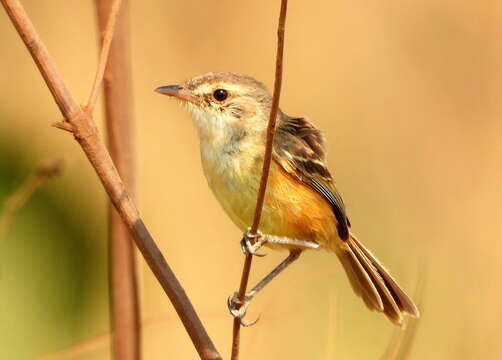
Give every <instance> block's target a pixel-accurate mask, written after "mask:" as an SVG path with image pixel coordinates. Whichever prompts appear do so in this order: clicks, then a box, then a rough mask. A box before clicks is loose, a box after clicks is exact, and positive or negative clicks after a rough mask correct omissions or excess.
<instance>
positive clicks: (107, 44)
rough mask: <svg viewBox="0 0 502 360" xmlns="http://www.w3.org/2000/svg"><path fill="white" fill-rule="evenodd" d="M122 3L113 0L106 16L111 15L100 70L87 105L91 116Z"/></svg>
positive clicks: (102, 49) (100, 22) (103, 42)
mask: <svg viewBox="0 0 502 360" xmlns="http://www.w3.org/2000/svg"><path fill="white" fill-rule="evenodd" d="M121 3H122V0H113V4H112V6H111V9H110V11H107V12H106V14H109V15H108V17H107V23H106V28H105V31H104V35H103V37H102V40H101V53H100V54H99V63H98V68H97V70H96V75H95V76H94V84H93V85H92V90H91V94H90V95H89V100H87V104H86V105H85V108H86V110H87V112H88V113H89V114H91V115H92V112H93V111H94V107H95V106H96V101H97V99H98V94H99V90H100V89H101V84H102V83H103V78H104V75H105V69H106V64H107V63H108V58H109V53H110V48H111V44H112V40H113V38H114V36H113V34H114V32H115V24H116V23H117V16H118V14H119V12H120V7H121ZM101 24H102V21H101V19H100V21H99V26H100V28H102V25H101Z"/></svg>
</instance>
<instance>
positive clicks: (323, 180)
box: [273, 114, 350, 240]
mask: <svg viewBox="0 0 502 360" xmlns="http://www.w3.org/2000/svg"><path fill="white" fill-rule="evenodd" d="M280 117H281V118H280V121H279V123H278V126H277V129H276V133H275V138H274V152H273V154H274V159H275V161H276V162H277V163H279V164H280V165H281V166H282V168H283V169H284V170H286V171H287V172H288V173H289V174H290V175H292V176H294V177H295V178H296V179H298V180H300V181H302V182H303V183H304V184H306V185H308V186H309V187H310V188H312V189H313V190H315V191H317V192H318V193H319V194H320V195H322V196H323V197H324V198H325V199H326V200H327V201H328V202H329V203H330V205H331V207H332V209H333V213H334V214H335V217H336V219H337V221H338V235H339V236H340V238H341V239H344V240H345V239H348V238H349V229H348V228H349V226H350V222H349V219H348V218H347V215H346V214H345V205H344V204H343V200H342V197H341V196H340V194H339V193H338V191H337V190H336V188H335V185H334V183H333V178H332V177H331V174H330V173H329V170H328V169H327V167H326V165H325V164H324V162H325V160H326V154H325V151H324V145H325V140H324V136H323V135H322V133H321V132H320V131H319V130H318V129H316V128H315V127H314V125H312V124H311V123H309V122H308V121H307V120H306V119H304V118H292V117H289V116H287V115H285V114H281V115H280Z"/></svg>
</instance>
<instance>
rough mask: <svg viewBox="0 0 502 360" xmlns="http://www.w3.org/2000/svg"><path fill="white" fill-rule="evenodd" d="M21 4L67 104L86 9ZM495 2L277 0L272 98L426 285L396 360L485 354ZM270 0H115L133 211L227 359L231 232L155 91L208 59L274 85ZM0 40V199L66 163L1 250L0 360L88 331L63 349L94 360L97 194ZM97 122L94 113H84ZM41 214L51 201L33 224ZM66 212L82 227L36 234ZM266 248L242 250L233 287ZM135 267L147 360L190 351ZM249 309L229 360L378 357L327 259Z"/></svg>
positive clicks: (493, 191)
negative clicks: (279, 82)
mask: <svg viewBox="0 0 502 360" xmlns="http://www.w3.org/2000/svg"><path fill="white" fill-rule="evenodd" d="M23 4H24V5H25V7H26V10H27V11H28V13H29V15H30V16H31V19H32V21H33V22H34V24H35V26H36V28H37V30H38V31H39V33H40V36H41V37H42V39H43V40H44V41H45V43H46V45H47V46H48V48H49V51H50V52H51V54H52V56H53V57H54V59H55V60H56V63H57V64H58V66H59V69H60V71H61V73H62V75H63V76H64V79H65V80H66V82H67V84H68V86H69V87H70V89H71V91H72V93H73V94H74V95H75V96H76V97H77V98H78V99H80V100H81V101H82V102H83V101H84V100H85V99H86V98H87V96H88V93H89V91H90V87H91V84H92V80H93V77H94V70H95V67H96V62H97V55H98V53H97V34H96V19H95V13H94V7H93V3H92V2H91V1H87V2H74V1H62V0H51V1H43V2H40V1H33V0H31V1H23ZM501 10H502V7H501V5H499V4H496V3H492V2H458V1H447V0H440V1H431V0H429V1H417V0H410V1H387V2H381V1H376V0H367V1H355V2H354V1H346V0H345V1H334V2H333V1H321V2H317V3H313V2H306V1H291V2H290V4H289V12H288V18H287V24H286V47H285V66H284V85H283V93H282V98H281V107H282V109H283V110H284V111H285V112H286V113H288V114H290V115H300V116H307V117H309V118H310V119H311V120H312V121H313V122H314V123H316V124H317V125H318V126H319V127H320V128H322V129H323V130H324V132H325V134H326V137H327V139H328V141H329V148H328V151H329V164H330V168H331V170H332V172H333V173H334V176H335V178H336V181H337V184H338V187H339V188H340V189H341V190H342V192H343V194H344V198H345V202H346V204H347V208H348V212H349V215H350V218H351V221H352V224H353V229H354V231H355V232H356V233H357V234H358V236H359V238H360V239H362V240H363V241H364V242H365V243H366V244H367V246H368V247H370V248H371V249H372V250H373V251H374V252H375V253H376V254H377V255H378V256H379V258H380V259H381V260H382V261H383V262H384V263H385V264H386V265H387V266H388V267H389V268H390V269H391V270H392V273H393V274H394V275H395V276H396V278H397V279H398V280H399V281H400V283H401V284H402V285H403V287H404V288H405V289H407V290H408V291H409V292H410V293H412V294H413V293H414V290H415V288H416V287H417V283H418V282H419V280H420V279H422V280H423V282H424V291H423V302H422V306H421V311H422V314H423V316H422V318H421V320H420V322H419V326H418V330H417V334H416V337H415V338H414V342H413V348H412V351H411V355H410V359H495V358H501V357H502V346H501V344H500V339H499V335H500V333H501V331H502V325H501V324H502V322H501V321H500V320H501V318H502V310H501V309H502V307H501V306H500V296H501V295H502V290H500V285H499V284H500V275H501V270H502V269H501V265H500V262H501V260H502V248H501V245H500V243H501V238H502V211H501V210H502V207H501V205H500V204H501V203H502V191H501V190H502V187H501V176H502V166H501V157H502V141H501V135H500V134H501V132H502V122H501V120H500V119H501V115H502V107H501V105H500V103H501V102H500V96H501V95H500V94H502V76H501V75H502V73H501V71H500V69H501V66H500V64H502V49H501V41H500V38H501V35H502V31H501V27H500V25H499V24H501V23H502V21H501V20H502V19H501V18H500V14H501ZM278 11H279V1H274V2H272V1H263V0H262V1H239V2H237V1H230V0H225V1H218V2H202V1H195V0H189V1H183V2H182V1H160V0H156V1H143V2H140V1H133V2H132V4H131V21H132V24H131V26H132V39H131V41H132V63H133V73H134V91H135V114H136V131H137V133H136V145H137V156H136V159H137V179H138V183H139V189H138V192H139V195H138V200H139V207H140V209H141V212H142V215H143V217H144V219H145V222H146V224H147V226H148V227H149V229H150V230H151V232H152V233H153V235H154V237H155V239H156V240H157V241H158V243H159V245H160V247H161V249H162V251H163V252H164V254H165V256H166V258H167V260H168V261H169V263H170V264H171V265H172V267H173V269H174V270H175V272H176V274H177V275H178V277H179V279H180V281H181V282H182V284H183V285H184V287H185V289H186V291H187V293H188V294H189V296H190V298H191V299H192V301H193V304H194V306H195V308H196V309H197V310H198V312H199V314H200V316H201V317H202V320H203V322H204V323H205V325H206V327H207V330H208V332H209V334H210V335H211V336H212V338H213V340H214V342H215V344H216V346H217V348H218V349H219V350H220V352H221V353H222V355H223V356H224V357H225V358H227V357H228V354H229V349H230V340H231V318H230V316H229V315H228V313H227V310H226V304H225V301H226V298H227V296H229V295H230V294H231V293H232V292H233V291H234V290H235V289H236V288H237V286H238V281H239V278H240V272H241V267H242V262H243V256H242V254H241V252H240V249H239V246H238V240H239V237H240V233H239V231H238V230H237V228H236V227H235V226H234V225H233V224H232V223H231V222H230V220H229V219H228V218H227V217H226V216H225V215H224V213H223V211H222V210H221V209H220V207H219V205H218V204H217V202H216V200H215V199H214V198H213V196H212V194H211V193H210V192H209V190H208V187H207V185H206V183H205V179H204V177H203V174H202V169H201V166H200V161H199V150H198V140H197V138H196V133H195V129H194V127H193V125H192V124H191V121H190V119H189V117H188V115H187V114H186V113H185V112H184V111H183V110H182V109H181V108H179V107H178V106H176V104H175V103H174V102H170V101H168V99H166V98H165V97H162V96H159V95H158V94H155V93H154V92H153V89H154V88H156V87H157V86H160V85H168V84H175V83H177V82H181V81H183V80H185V79H187V78H190V77H192V76H194V75H198V74H200V73H204V72H208V71H235V72H242V73H246V74H250V75H253V76H255V77H256V78H258V79H260V80H262V81H264V82H265V83H266V84H267V85H269V86H270V87H271V86H272V85H273V84H272V79H273V73H274V62H275V59H274V56H275V48H276V36H275V33H276V24H277V16H278ZM0 44H1V49H2V50H1V56H0V69H1V71H0V99H2V100H1V101H0V158H2V159H4V160H2V161H4V163H5V164H8V166H7V165H6V166H4V167H1V168H0V169H1V171H2V172H1V173H0V177H1V178H3V179H4V180H5V179H8V178H9V179H10V177H11V176H13V178H12V179H13V180H12V181H11V180H9V181H10V182H9V181H7V180H5V182H2V181H3V180H2V181H0V189H1V191H0V196H1V197H0V201H3V200H4V199H5V198H6V196H7V194H8V193H10V192H12V191H13V189H15V187H16V184H18V183H19V182H20V181H21V180H22V178H23V177H24V176H26V174H28V173H29V171H30V170H31V169H33V168H34V167H35V166H36V164H37V163H38V162H39V161H40V159H47V158H48V159H50V158H54V157H57V156H63V157H64V158H65V159H66V160H67V163H68V164H69V165H68V168H67V170H66V171H65V173H64V175H63V176H61V177H60V178H58V179H55V180H53V181H51V182H50V183H48V184H47V185H45V186H44V188H43V189H41V190H40V191H41V195H38V197H36V198H35V199H34V200H33V201H34V203H33V204H31V203H30V204H31V205H30V206H27V207H26V208H24V209H23V210H22V211H21V212H20V214H19V217H18V218H16V222H15V224H14V227H13V230H12V232H11V233H10V234H9V236H8V237H7V238H6V239H1V240H0V267H1V273H2V276H0V349H3V350H2V351H1V352H2V353H3V354H4V355H2V356H0V357H1V358H2V359H3V358H5V359H36V358H38V357H39V356H42V355H44V354H49V353H53V352H56V351H58V350H61V349H65V348H68V347H72V346H74V345H77V344H84V343H86V342H89V341H90V343H91V344H90V345H91V346H90V348H91V349H90V350H88V351H84V352H83V353H82V354H80V355H79V356H77V357H74V358H76V359H77V358H78V359H92V360H94V359H96V360H97V359H108V358H109V349H108V345H107V343H106V340H103V338H102V337H101V336H103V335H105V334H106V333H107V332H108V318H107V301H108V300H107V289H106V286H107V275H106V248H107V246H106V237H105V233H106V231H105V230H106V227H105V224H106V215H105V201H106V199H105V195H104V192H103V190H102V188H101V186H100V184H99V182H98V180H97V178H96V175H95V174H94V173H93V171H92V169H91V168H90V166H89V164H88V162H87V160H86V159H85V158H84V156H83V154H82V152H81V150H80V149H79V147H78V146H77V144H76V143H75V142H74V140H73V139H72V138H71V136H69V135H68V134H66V133H63V132H61V131H59V130H56V129H54V128H51V127H50V126H49V124H50V123H52V122H54V121H56V120H59V119H60V118H61V116H60V114H59V113H58V110H57V107H56V106H55V104H54V102H53V100H52V98H51V96H50V93H49V91H48V90H47V88H46V86H45V85H44V83H43V81H42V78H41V76H40V74H39V73H38V71H37V69H36V67H35V66H34V64H33V61H32V59H31V58H30V57H29V55H28V53H27V51H26V49H25V48H24V45H23V44H22V42H21V41H20V39H19V38H18V36H17V33H16V32H15V31H14V28H13V26H12V25H11V24H10V22H9V20H8V18H7V16H6V15H5V13H4V12H3V11H0ZM96 113H97V114H98V116H97V118H96V120H97V122H98V123H100V124H101V123H102V115H101V113H102V107H101V106H100V107H98V109H97V112H96ZM9 164H10V165H9ZM16 174H17V175H16ZM14 175H15V176H14ZM0 180H1V179H0ZM2 184H3V185H4V186H3V188H2V187H1V185H2ZM49 206H50V207H51V209H55V208H57V209H58V210H57V211H55V210H54V212H51V213H50V214H51V215H50V216H49V215H48V211H49V210H47V209H48V207H49ZM51 211H52V210H51ZM58 211H59V212H58ZM54 214H60V215H54ZM68 219H70V220H68ZM65 221H70V222H71V224H72V225H71V226H73V227H74V228H75V229H80V230H78V231H77V230H72V231H69V232H68V233H67V235H64V234H62V233H61V234H60V235H58V236H60V238H61V241H60V242H59V243H57V244H55V243H54V242H51V241H52V240H51V239H53V236H56V235H54V234H59V233H60V232H62V231H63V230H62V229H67V228H69V226H70V225H68V224H67V223H65ZM73 227H72V229H73ZM75 231H76V232H75ZM65 234H66V233H65ZM33 244H36V245H37V247H36V248H34V247H33ZM63 245H64V246H68V249H69V250H68V251H66V252H62V250H61V249H62V246H63ZM77 245H78V246H77ZM83 249H84V250H85V251H84V250H83ZM65 254H66V255H67V254H71V256H72V257H71V258H68V257H66V255H65ZM284 255H285V254H284V253H273V254H269V256H267V257H266V258H264V259H259V260H256V261H255V263H254V266H253V273H252V282H254V281H255V280H257V279H259V278H260V277H261V276H262V275H264V274H265V273H266V272H267V271H268V270H270V269H271V268H272V267H273V266H274V265H275V263H277V262H278V261H280V259H281V258H282V257H283V256H284ZM141 267H142V270H141V271H142V294H141V297H142V315H143V319H144V322H145V328H144V358H145V359H147V360H154V359H166V358H170V359H194V358H196V353H195V350H194V349H193V347H192V345H191V343H190V340H189V338H188V336H187V334H186V333H185V331H184V329H183V328H182V326H181V323H180V321H179V320H178V318H177V317H176V315H175V313H174V310H173V308H172V306H171V305H170V303H169V301H168V300H167V298H166V296H165V295H164V294H163V292H162V290H161V288H160V287H159V286H158V284H157V282H156V280H155V279H154V277H153V276H152V274H151V273H150V271H149V270H148V268H147V267H146V265H144V264H143V263H142V265H141ZM75 279H85V281H83V280H82V281H80V280H79V281H76V280H75ZM63 303H64V304H66V305H64V306H63V305H58V304H63ZM258 314H261V320H260V322H259V323H258V325H256V326H254V327H252V328H248V329H244V330H243V339H242V359H243V360H245V359H279V358H287V359H334V358H336V359H378V358H380V357H381V356H382V354H383V353H384V352H385V349H386V347H387V346H388V344H389V341H390V339H391V336H392V334H393V331H394V328H393V326H392V325H391V324H390V323H389V322H388V321H387V320H385V318H384V317H383V316H381V315H377V314H375V313H371V312H369V311H367V310H366V309H365V307H364V306H363V304H362V302H361V300H359V299H357V298H356V297H355V296H354V295H353V294H352V291H351V289H350V287H349V284H348V281H347V279H346V278H345V275H344V273H343V272H342V271H341V267H340V265H339V263H338V261H337V259H336V258H335V257H334V256H332V255H330V254H324V253H317V252H315V253H309V254H306V255H305V256H304V257H303V258H302V259H301V260H300V261H299V262H298V263H297V264H295V265H294V266H293V267H292V268H291V269H289V270H288V271H287V272H286V273H285V274H284V275H282V276H281V277H280V278H279V279H278V280H276V281H275V282H274V283H273V284H272V285H271V286H270V287H269V288H267V289H266V290H265V291H264V292H263V293H262V294H260V295H259V296H258V297H257V298H256V300H255V301H254V302H253V304H252V305H251V307H250V310H249V316H250V317H251V318H253V317H255V316H257V315H258ZM2 319H3V320H2ZM5 354H7V355H5Z"/></svg>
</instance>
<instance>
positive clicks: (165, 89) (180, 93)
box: [155, 85, 200, 104]
mask: <svg viewBox="0 0 502 360" xmlns="http://www.w3.org/2000/svg"><path fill="white" fill-rule="evenodd" d="M155 91H156V92H158V93H159V94H162V95H167V96H170V97H174V98H177V99H180V100H183V101H188V102H191V103H193V104H199V103H200V100H199V98H198V97H197V96H196V95H194V94H193V93H192V92H191V91H189V90H187V89H185V88H183V86H180V85H167V86H161V87H158V88H157V89H155Z"/></svg>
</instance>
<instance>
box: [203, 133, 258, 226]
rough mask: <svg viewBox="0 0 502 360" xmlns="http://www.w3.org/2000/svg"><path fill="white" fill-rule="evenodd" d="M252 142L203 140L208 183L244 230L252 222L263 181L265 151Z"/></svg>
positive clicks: (205, 171)
mask: <svg viewBox="0 0 502 360" xmlns="http://www.w3.org/2000/svg"><path fill="white" fill-rule="evenodd" d="M261 153H262V152H261V151H258V149H257V147H256V146H254V145H253V144H251V143H243V144H222V145H221V146H218V144H217V142H215V141H201V158H202V167H203V169H204V174H205V176H206V179H207V182H208V184H209V187H210V188H211V190H212V191H213V193H214V195H215V196H216V199H217V200H218V201H219V203H220V204H221V206H222V207H223V209H224V210H225V212H226V213H227V214H228V215H229V216H230V218H231V219H232V221H233V222H234V223H235V224H236V225H237V226H239V228H241V230H245V229H246V228H247V227H248V226H249V224H250V223H251V222H252V219H253V214H254V207H255V205H256V196H257V192H258V188H259V185H260V178H261V167H262V155H261Z"/></svg>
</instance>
